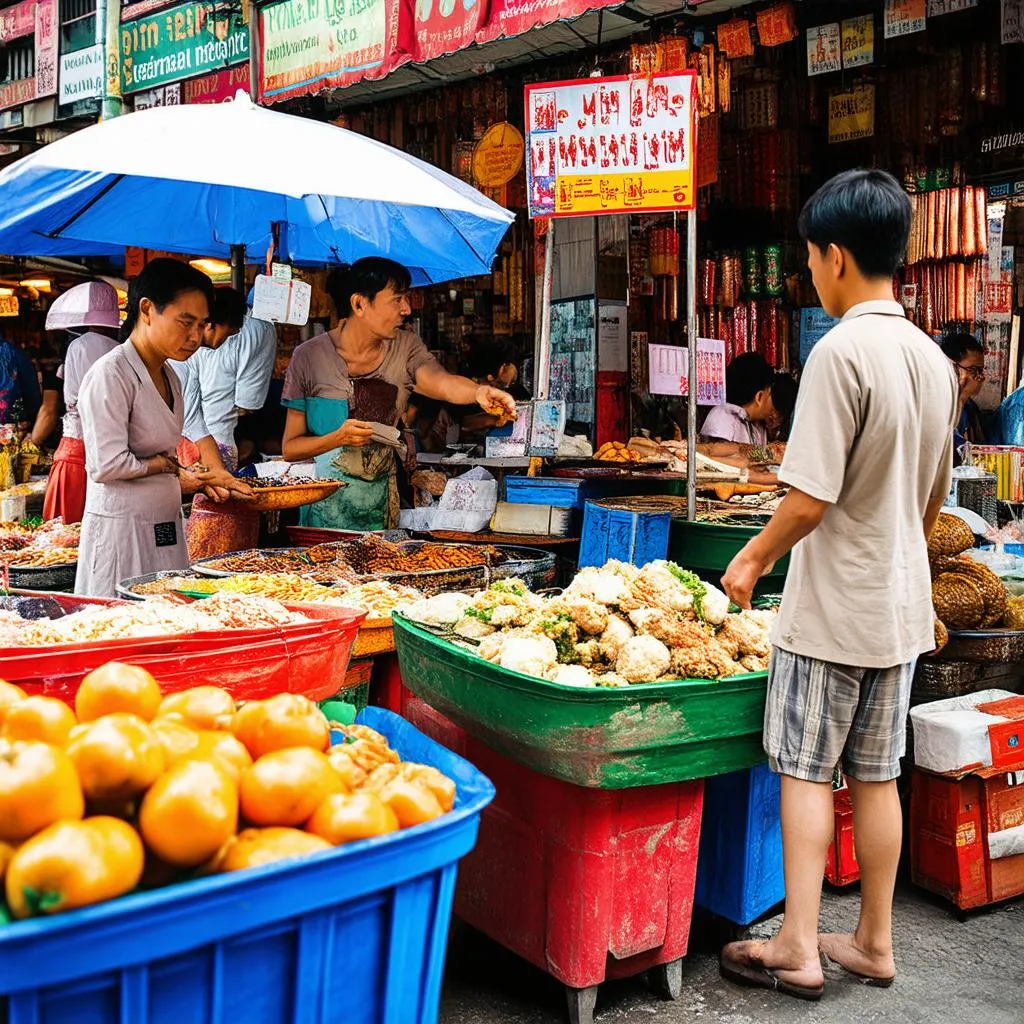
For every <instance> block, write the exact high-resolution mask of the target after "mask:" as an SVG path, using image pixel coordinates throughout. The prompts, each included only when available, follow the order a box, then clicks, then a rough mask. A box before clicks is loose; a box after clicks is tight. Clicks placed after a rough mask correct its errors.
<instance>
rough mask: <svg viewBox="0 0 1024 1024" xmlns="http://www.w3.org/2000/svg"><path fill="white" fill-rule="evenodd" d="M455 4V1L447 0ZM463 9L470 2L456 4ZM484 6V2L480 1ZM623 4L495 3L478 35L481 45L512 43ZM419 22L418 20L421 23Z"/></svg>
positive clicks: (589, 0) (596, 0) (587, 0)
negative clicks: (558, 23)
mask: <svg viewBox="0 0 1024 1024" xmlns="http://www.w3.org/2000/svg"><path fill="white" fill-rule="evenodd" d="M444 2H445V3H446V4H447V3H451V2H452V0H444ZM456 2H457V3H458V4H459V5H462V4H463V3H465V2H466V0H456ZM478 2H479V3H481V4H482V3H483V0H478ZM619 2H620V0H491V3H490V4H489V5H488V6H487V12H486V18H484V19H482V20H483V21H484V24H483V26H482V27H481V29H480V31H479V32H478V33H477V35H476V41H477V43H490V42H493V41H494V40H495V39H502V38H505V39H510V38H512V37H513V36H520V35H522V34H523V33H524V32H529V31H530V30H531V29H534V28H538V27H540V26H541V25H550V24H552V23H554V22H556V21H572V20H573V19H574V18H578V17H579V16H580V15H581V14H585V13H586V12H587V11H594V10H597V9H599V8H601V7H609V6H612V5H614V4H617V3H619ZM418 21H419V19H418V18H417V22H418Z"/></svg>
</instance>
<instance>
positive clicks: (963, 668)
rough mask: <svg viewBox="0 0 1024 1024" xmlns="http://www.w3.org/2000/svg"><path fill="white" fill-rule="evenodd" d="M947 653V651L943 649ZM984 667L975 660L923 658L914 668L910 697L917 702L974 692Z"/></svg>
mask: <svg viewBox="0 0 1024 1024" xmlns="http://www.w3.org/2000/svg"><path fill="white" fill-rule="evenodd" d="M943 653H945V651H943ZM983 671H984V667H983V666H982V665H979V664H978V663H977V662H973V661H944V660H939V659H938V658H921V659H920V660H919V661H918V663H917V668H916V669H915V670H914V680H913V683H912V684H911V688H910V699H911V701H912V702H913V703H915V704H920V703H923V702H924V701H929V700H940V699H942V698H944V697H959V696H961V695H963V694H965V693H972V692H973V691H974V689H975V688H976V684H977V682H978V680H979V679H980V678H981V675H982V673H983Z"/></svg>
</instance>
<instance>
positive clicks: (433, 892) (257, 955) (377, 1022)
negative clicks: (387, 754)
mask: <svg viewBox="0 0 1024 1024" xmlns="http://www.w3.org/2000/svg"><path fill="white" fill-rule="evenodd" d="M358 721H359V722H361V723H363V724H365V725H368V726H370V727H371V728H373V729H376V730H378V731H379V732H380V733H382V734H383V735H384V736H385V737H386V738H387V740H388V742H389V744H391V745H392V746H393V747H394V748H395V749H396V750H399V751H401V752H402V754H403V756H405V757H407V758H409V759H411V760H414V761H418V762H421V763H424V764H428V765H432V766H434V767H436V768H438V769H439V770H440V771H442V772H443V773H444V774H446V775H447V776H448V777H449V778H451V779H452V780H454V782H455V783H456V800H455V807H454V809H453V810H452V811H451V812H450V813H449V814H446V815H444V816H443V817H441V818H438V819H436V820H434V821H431V822H427V823H426V824H424V825H419V826H416V827H414V828H411V829H407V830H403V831H401V832H397V833H393V834H390V835H385V836H379V837H377V838H375V839H369V840H362V841H358V842H353V843H349V844H346V845H344V846H342V847H339V848H336V849H333V850H330V851H324V852H321V853H316V854H313V855H311V856H309V857H306V858H303V859H301V860H291V861H283V862H279V863H275V864H269V865H266V866H263V867H259V868H254V869H250V870H246V871H241V872H235V873H232V874H229V875H219V876H214V877H207V878H200V879H197V880H193V881H189V882H184V883H181V884H179V885H176V886H170V887H167V888H163V889H159V890H156V891H152V892H143V893H136V894H133V895H129V896H125V897H123V898H121V899H117V900H112V901H110V902H108V903H105V904H100V905H97V906H93V907H86V908H83V909H80V910H73V911H69V912H67V913H64V914H61V915H57V916H54V917H52V918H46V919H37V920H29V921H22V922H17V923H13V924H8V925H6V926H4V927H3V928H0V1017H2V1018H3V1019H4V1020H6V1021H9V1022H10V1024H27V1022H29V1021H46V1022H48V1024H86V1022H93V1021H107V1022H112V1024H115V1022H116V1024H137V1022H140V1021H149V1022H152V1024H164V1022H167V1024H169V1022H182V1021H188V1022H190V1024H228V1022H231V1024H266V1022H268V1021H271V1020H275V1021H310V1022H322V1024H326V1022H327V1021H330V1020H335V1019H337V1017H338V1014H339V1012H341V1013H342V1014H343V1016H344V1018H345V1020H346V1021H351V1022H352V1024H435V1022H436V1020H437V1013H438V1004H439V1000H440V994H441V976H442V971H443V968H444V958H445V951H446V946H447V937H448V925H449V921H450V917H451V908H452V896H453V892H454V889H455V880H456V873H457V869H458V862H459V860H460V858H462V857H463V856H464V855H465V854H466V853H468V852H469V850H471V849H472V847H473V845H474V843H475V842H476V838H477V831H478V827H479V820H480V813H481V811H482V810H483V808H484V807H485V806H486V805H487V804H488V803H489V802H490V800H491V799H492V797H493V794H494V789H493V787H492V785H491V784H490V782H489V781H488V780H487V779H486V778H485V777H484V776H483V775H482V774H481V773H480V772H479V771H477V770H476V769H475V768H473V767H472V766H471V765H470V764H468V763H467V762H465V761H464V760H462V759H461V758H459V757H457V756H455V755H454V754H452V753H450V752H448V751H447V750H444V749H442V748H441V747H439V746H438V745H437V744H436V743H435V742H434V741H432V740H430V739H428V738H427V737H425V736H424V735H423V734H422V733H420V732H418V731H417V730H416V729H414V728H413V727H412V726H411V725H409V724H408V723H407V722H404V721H402V720H401V719H399V718H397V717H396V716H394V715H391V714H389V713H388V712H386V711H381V710H379V709H374V708H370V709H367V710H366V711H364V712H362V713H361V714H360V716H359V719H358ZM339 1007H342V1008H343V1009H342V1010H340V1011H339Z"/></svg>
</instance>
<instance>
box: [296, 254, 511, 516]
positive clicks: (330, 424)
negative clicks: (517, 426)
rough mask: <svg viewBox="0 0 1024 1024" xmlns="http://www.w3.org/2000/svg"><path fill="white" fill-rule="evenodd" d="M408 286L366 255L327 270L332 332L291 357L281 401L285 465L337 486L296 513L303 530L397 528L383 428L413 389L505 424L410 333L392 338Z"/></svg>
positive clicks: (506, 402) (500, 395) (405, 309)
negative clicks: (312, 468)
mask: <svg viewBox="0 0 1024 1024" xmlns="http://www.w3.org/2000/svg"><path fill="white" fill-rule="evenodd" d="M410 283H411V281H410V276H409V272H408V271H407V270H406V269H405V267H403V266H402V265H401V264H399V263H395V262H393V261H392V260H387V259H382V258H380V257H376V256H373V257H367V258H364V259H361V260H357V261H356V262H355V263H353V264H352V266H351V267H347V268H343V269H339V270H334V271H332V272H331V274H330V275H329V276H328V279H327V290H328V292H329V293H330V296H331V299H332V300H333V302H334V306H335V309H336V310H337V314H338V318H339V323H338V326H337V327H335V328H334V329H333V330H331V331H328V332H327V333H326V334H321V335H319V336H318V337H315V338H311V339H310V340H309V341H307V342H304V343H303V344H302V345H299V347H298V348H296V350H295V352H294V353H293V355H292V359H291V363H290V365H289V367H288V373H287V376H286V377H285V383H284V391H283V393H282V399H281V400H282V404H283V405H285V406H286V407H287V409H288V418H287V421H286V423H285V430H284V438H283V440H282V443H281V450H282V453H283V455H284V457H285V458H286V459H287V460H288V461H289V462H301V461H303V460H306V459H313V460H315V461H316V465H317V471H318V474H319V475H320V476H321V477H328V478H332V479H336V480H342V481H344V482H345V483H346V484H347V486H346V487H343V488H341V489H340V490H338V491H337V492H336V493H335V494H333V495H332V496H331V497H330V498H327V499H325V500H324V501H320V502H317V503H316V504H314V505H307V506H305V507H304V508H303V509H302V511H301V513H300V519H301V522H302V524H303V525H304V526H321V527H328V528H335V529H348V530H379V529H384V528H387V527H392V526H395V525H397V523H398V484H397V479H396V465H395V449H396V447H397V446H398V442H397V435H398V431H397V430H393V429H392V428H394V427H395V425H396V424H397V422H398V420H399V418H400V417H401V416H402V414H403V413H404V412H405V408H406V405H407V404H408V401H409V395H410V394H411V393H412V392H413V391H416V392H418V393H419V394H421V395H424V396H425V397H427V398H436V399H439V400H441V401H445V402H451V403H452V404H453V405H468V404H471V403H475V404H476V405H479V406H480V408H482V409H483V410H484V411H485V412H490V413H495V414H504V415H505V416H507V417H508V418H512V417H513V416H515V411H516V407H515V402H514V401H513V399H512V398H511V396H509V395H508V394H506V393H505V392H504V391H500V390H499V389H498V388H494V387H491V386H489V385H480V384H477V383H476V382H475V381H472V380H470V379H469V378H468V377H459V376H456V375H454V374H451V373H448V372H447V371H446V370H444V369H442V368H441V366H440V365H439V364H438V362H437V360H436V359H435V358H434V357H433V356H432V355H431V354H430V353H429V352H428V351H427V348H426V346H425V345H424V344H423V342H422V341H421V340H420V338H419V337H418V336H417V335H415V334H413V333H412V332H411V331H406V330H402V324H403V322H404V321H405V318H406V317H407V316H408V315H409V312H410V307H409V299H408V291H409V287H410ZM388 433H391V434H393V435H394V438H395V441H394V442H391V441H390V438H387V437H386V435H387V434H388Z"/></svg>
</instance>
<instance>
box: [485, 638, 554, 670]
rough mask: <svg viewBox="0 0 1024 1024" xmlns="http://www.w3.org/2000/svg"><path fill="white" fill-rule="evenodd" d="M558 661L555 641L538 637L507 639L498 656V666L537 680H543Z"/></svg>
mask: <svg viewBox="0 0 1024 1024" xmlns="http://www.w3.org/2000/svg"><path fill="white" fill-rule="evenodd" d="M557 660H558V651H557V650H556V649H555V644H554V641H553V640H549V639H548V638H547V637H546V636H537V635H534V636H517V637H512V638H511V639H506V641H505V643H504V644H503V645H502V647H501V651H500V653H499V654H498V664H499V665H500V666H501V667H502V668H507V669H508V670H509V671H511V672H521V673H522V674H523V675H527V676H534V677H535V678H537V679H543V678H544V677H545V676H546V675H547V674H548V672H550V671H551V669H553V668H554V666H555V662H556V661H557Z"/></svg>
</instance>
